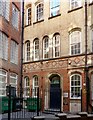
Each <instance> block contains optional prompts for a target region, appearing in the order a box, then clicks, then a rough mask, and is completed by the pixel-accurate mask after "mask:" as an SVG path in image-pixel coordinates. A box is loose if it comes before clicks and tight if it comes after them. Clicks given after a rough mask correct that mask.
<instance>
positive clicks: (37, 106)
mask: <svg viewBox="0 0 93 120" xmlns="http://www.w3.org/2000/svg"><path fill="white" fill-rule="evenodd" d="M37 116H39V87H38V88H37Z"/></svg>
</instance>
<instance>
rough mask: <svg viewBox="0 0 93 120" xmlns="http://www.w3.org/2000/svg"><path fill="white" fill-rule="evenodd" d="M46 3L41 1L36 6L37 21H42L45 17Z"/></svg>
mask: <svg viewBox="0 0 93 120" xmlns="http://www.w3.org/2000/svg"><path fill="white" fill-rule="evenodd" d="M43 9H44V5H43V3H39V4H38V5H37V6H36V21H40V20H42V19H43V14H44V10H43Z"/></svg>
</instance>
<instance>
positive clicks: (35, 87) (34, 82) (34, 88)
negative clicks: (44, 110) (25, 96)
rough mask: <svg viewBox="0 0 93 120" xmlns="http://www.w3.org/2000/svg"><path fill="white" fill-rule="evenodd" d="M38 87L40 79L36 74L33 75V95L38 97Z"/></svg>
mask: <svg viewBox="0 0 93 120" xmlns="http://www.w3.org/2000/svg"><path fill="white" fill-rule="evenodd" d="M38 87H39V80H38V76H37V75H35V76H34V77H33V87H32V97H37V90H38Z"/></svg>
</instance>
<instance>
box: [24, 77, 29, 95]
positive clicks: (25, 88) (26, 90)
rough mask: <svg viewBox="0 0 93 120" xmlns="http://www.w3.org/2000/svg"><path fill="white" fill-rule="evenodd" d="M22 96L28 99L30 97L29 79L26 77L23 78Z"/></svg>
mask: <svg viewBox="0 0 93 120" xmlns="http://www.w3.org/2000/svg"><path fill="white" fill-rule="evenodd" d="M24 80H25V81H24V83H25V84H24V96H26V97H28V96H29V95H30V79H29V77H28V76H26V77H25V78H24Z"/></svg>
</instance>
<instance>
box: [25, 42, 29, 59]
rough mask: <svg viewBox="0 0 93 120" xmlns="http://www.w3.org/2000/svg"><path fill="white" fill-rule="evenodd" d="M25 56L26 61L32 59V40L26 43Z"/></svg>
mask: <svg viewBox="0 0 93 120" xmlns="http://www.w3.org/2000/svg"><path fill="white" fill-rule="evenodd" d="M25 57H26V61H30V41H27V42H26V43H25Z"/></svg>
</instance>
